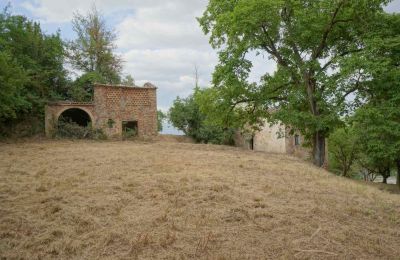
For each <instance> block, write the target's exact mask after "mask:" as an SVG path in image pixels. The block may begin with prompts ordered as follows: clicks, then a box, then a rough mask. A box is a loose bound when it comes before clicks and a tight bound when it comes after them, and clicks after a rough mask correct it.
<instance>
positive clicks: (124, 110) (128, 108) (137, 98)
mask: <svg viewBox="0 0 400 260" xmlns="http://www.w3.org/2000/svg"><path fill="white" fill-rule="evenodd" d="M93 91H94V93H93V102H91V103H77V102H65V101H62V102H54V103H49V104H48V105H47V106H46V108H45V110H46V119H45V120H46V122H45V124H46V127H45V128H46V135H47V136H51V135H52V133H53V131H54V127H55V126H56V123H57V122H58V119H59V117H60V115H62V114H63V113H64V112H65V111H67V110H70V109H75V110H76V109H79V110H82V111H84V112H85V113H86V114H87V115H88V116H89V117H90V121H91V124H92V126H93V127H94V128H96V129H102V130H103V131H104V133H105V134H106V135H107V136H108V137H121V136H122V134H123V125H124V124H126V123H134V124H135V126H137V135H138V136H154V135H157V132H158V130H157V88H156V87H155V86H154V85H152V84H150V83H146V84H145V85H144V86H143V87H136V86H135V87H126V86H111V85H102V84H95V86H94V90H93Z"/></svg>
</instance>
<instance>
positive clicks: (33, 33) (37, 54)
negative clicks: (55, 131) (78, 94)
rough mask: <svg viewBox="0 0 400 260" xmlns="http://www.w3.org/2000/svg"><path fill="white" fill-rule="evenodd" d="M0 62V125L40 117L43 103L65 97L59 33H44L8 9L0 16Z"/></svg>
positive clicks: (64, 71)
mask: <svg viewBox="0 0 400 260" xmlns="http://www.w3.org/2000/svg"><path fill="white" fill-rule="evenodd" d="M0 63H1V64H0V67H1V68H0V82H1V83H0V84H1V88H0V92H1V96H0V99H1V101H0V103H1V104H0V110H1V111H0V122H2V125H3V126H5V127H6V128H11V127H12V126H13V125H15V124H17V123H19V122H21V120H28V119H32V118H35V117H36V118H37V117H39V118H40V117H43V116H44V104H45V102H47V101H48V100H51V99H56V98H60V97H66V96H67V86H68V77H67V71H66V70H65V69H64V43H63V41H62V40H61V38H60V34H59V33H56V34H51V35H47V34H45V33H43V32H42V30H41V27H40V24H39V23H37V22H33V21H30V20H29V19H27V18H26V17H24V16H21V15H12V14H11V13H10V12H9V6H7V7H6V8H5V9H4V11H3V12H2V13H0ZM36 121H37V120H36Z"/></svg>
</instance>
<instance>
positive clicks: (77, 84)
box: [68, 72, 104, 102]
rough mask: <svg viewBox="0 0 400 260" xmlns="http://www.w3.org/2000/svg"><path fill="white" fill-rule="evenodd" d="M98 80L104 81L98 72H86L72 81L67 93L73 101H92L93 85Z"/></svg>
mask: <svg viewBox="0 0 400 260" xmlns="http://www.w3.org/2000/svg"><path fill="white" fill-rule="evenodd" d="M99 82H104V78H103V77H102V76H101V75H100V74H99V73H98V72H87V73H85V74H83V75H82V76H80V77H79V78H77V79H76V80H75V81H74V83H73V84H72V88H71V89H70V90H69V92H68V94H69V96H70V97H71V98H72V100H74V101H78V102H89V101H92V99H93V86H94V84H95V83H99Z"/></svg>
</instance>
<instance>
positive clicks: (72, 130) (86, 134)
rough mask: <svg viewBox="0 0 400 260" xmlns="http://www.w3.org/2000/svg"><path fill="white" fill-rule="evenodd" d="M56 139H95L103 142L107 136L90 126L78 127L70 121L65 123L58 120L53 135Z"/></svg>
mask: <svg viewBox="0 0 400 260" xmlns="http://www.w3.org/2000/svg"><path fill="white" fill-rule="evenodd" d="M55 137H57V138H71V139H95V140H105V139H107V136H106V135H105V133H104V132H103V130H101V129H93V128H92V126H91V125H88V126H86V127H85V126H80V125H78V124H77V123H75V122H72V121H65V120H62V119H60V120H59V122H58V125H57V131H56V134H55Z"/></svg>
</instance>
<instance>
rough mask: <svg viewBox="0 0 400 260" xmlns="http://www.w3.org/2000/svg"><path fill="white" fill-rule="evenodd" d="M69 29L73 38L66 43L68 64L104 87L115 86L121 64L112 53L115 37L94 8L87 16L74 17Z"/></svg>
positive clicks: (118, 80)
mask: <svg viewBox="0 0 400 260" xmlns="http://www.w3.org/2000/svg"><path fill="white" fill-rule="evenodd" d="M72 28H73V30H74V31H75V33H76V34H77V38H76V39H75V40H74V41H71V42H70V43H69V52H68V53H69V60H70V62H71V64H72V65H73V67H74V68H75V69H77V70H79V71H82V72H83V73H91V74H93V73H97V74H98V75H99V77H101V78H103V79H104V83H119V82H120V80H121V77H120V73H121V70H122V60H121V58H120V57H119V56H118V55H116V54H115V53H114V51H115V49H116V46H115V43H114V42H115V40H116V35H115V33H114V30H112V29H109V28H107V25H106V22H105V20H104V18H103V17H102V15H101V14H100V12H99V11H98V10H97V9H96V7H95V6H93V7H92V9H91V10H90V11H89V12H88V13H87V14H80V13H75V14H74V18H73V20H72Z"/></svg>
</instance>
